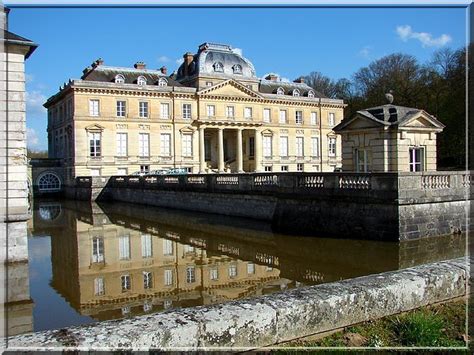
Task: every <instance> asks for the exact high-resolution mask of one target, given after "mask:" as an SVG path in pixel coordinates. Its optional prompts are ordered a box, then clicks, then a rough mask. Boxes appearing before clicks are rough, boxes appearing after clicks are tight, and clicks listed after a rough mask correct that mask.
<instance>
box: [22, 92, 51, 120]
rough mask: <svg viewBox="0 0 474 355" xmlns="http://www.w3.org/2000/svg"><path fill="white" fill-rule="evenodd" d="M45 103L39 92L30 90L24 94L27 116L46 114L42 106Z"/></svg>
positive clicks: (44, 98)
mask: <svg viewBox="0 0 474 355" xmlns="http://www.w3.org/2000/svg"><path fill="white" fill-rule="evenodd" d="M45 102H46V96H44V95H43V94H42V93H41V91H38V90H31V91H27V92H26V112H27V115H42V114H44V113H45V112H46V109H45V108H44V107H43V104H44V103H45Z"/></svg>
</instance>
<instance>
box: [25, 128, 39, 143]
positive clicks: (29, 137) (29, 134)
mask: <svg viewBox="0 0 474 355" xmlns="http://www.w3.org/2000/svg"><path fill="white" fill-rule="evenodd" d="M26 142H27V144H28V147H29V148H33V147H36V146H38V144H39V137H38V134H37V133H36V131H35V130H34V129H33V128H30V127H27V128H26Z"/></svg>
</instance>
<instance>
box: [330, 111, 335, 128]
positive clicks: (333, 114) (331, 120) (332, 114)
mask: <svg viewBox="0 0 474 355" xmlns="http://www.w3.org/2000/svg"><path fill="white" fill-rule="evenodd" d="M328 124H329V127H334V126H335V125H336V114H335V113H334V112H329V113H328Z"/></svg>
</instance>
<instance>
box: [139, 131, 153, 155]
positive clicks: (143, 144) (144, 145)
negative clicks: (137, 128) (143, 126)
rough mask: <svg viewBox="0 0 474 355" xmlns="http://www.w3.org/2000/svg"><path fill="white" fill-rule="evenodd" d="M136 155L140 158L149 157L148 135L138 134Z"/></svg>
mask: <svg viewBox="0 0 474 355" xmlns="http://www.w3.org/2000/svg"><path fill="white" fill-rule="evenodd" d="M138 155H139V156H140V157H142V158H145V157H149V156H150V135H149V134H148V133H139V134H138Z"/></svg>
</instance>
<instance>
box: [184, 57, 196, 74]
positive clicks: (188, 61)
mask: <svg viewBox="0 0 474 355" xmlns="http://www.w3.org/2000/svg"><path fill="white" fill-rule="evenodd" d="M183 59H184V76H188V75H189V73H188V67H189V64H191V63H192V61H193V60H194V55H193V54H192V53H191V52H186V53H185V54H184V55H183Z"/></svg>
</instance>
